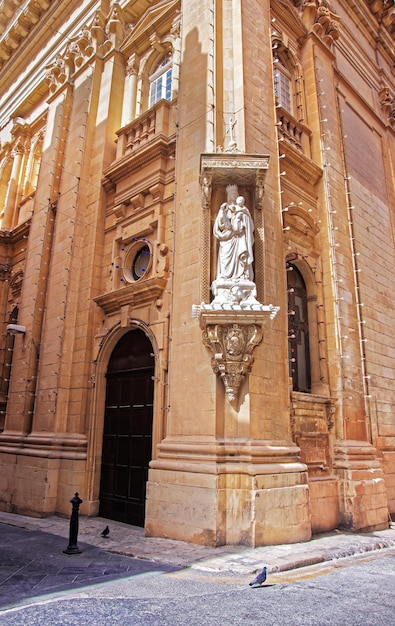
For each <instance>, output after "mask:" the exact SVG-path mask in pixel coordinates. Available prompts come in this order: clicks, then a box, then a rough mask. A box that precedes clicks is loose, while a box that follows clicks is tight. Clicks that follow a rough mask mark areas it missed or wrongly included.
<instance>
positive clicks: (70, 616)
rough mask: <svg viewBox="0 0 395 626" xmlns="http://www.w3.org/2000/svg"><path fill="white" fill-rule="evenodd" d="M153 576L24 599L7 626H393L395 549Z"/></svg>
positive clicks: (2, 620)
mask: <svg viewBox="0 0 395 626" xmlns="http://www.w3.org/2000/svg"><path fill="white" fill-rule="evenodd" d="M248 582H249V578H246V577H241V576H240V575H238V576H236V575H234V576H232V575H224V574H213V573H208V572H207V573H206V572H202V571H198V570H193V569H186V570H178V571H175V572H168V573H165V572H162V573H161V572H158V571H156V572H155V571H154V572H147V571H145V572H144V573H141V574H138V573H136V572H133V573H132V574H131V575H130V576H127V577H123V578H121V579H118V580H116V581H112V582H103V583H101V584H98V585H91V586H86V587H82V588H80V589H72V590H69V591H66V592H63V593H55V594H52V595H46V596H41V597H35V598H30V599H28V600H26V601H22V604H21V605H20V606H16V607H13V608H10V609H7V608H4V609H3V611H1V612H0V624H1V625H7V626H22V625H26V624H28V625H29V626H35V625H37V626H38V625H40V626H77V625H78V626H80V625H81V624H86V625H88V626H223V625H226V626H228V625H229V626H236V625H238V626H256V625H258V624H259V625H261V624H262V625H264V626H283V625H285V624H286V625H287V626H299V625H300V626H337V625H339V626H359V625H361V626H392V625H393V624H395V600H394V591H395V549H393V548H388V549H384V550H381V551H380V552H376V553H373V554H369V555H361V556H357V557H350V558H347V559H340V560H339V561H335V562H331V563H325V564H322V565H320V566H313V567H309V568H303V569H300V570H293V571H291V572H285V573H282V574H281V575H280V574H275V575H271V576H269V577H268V579H267V581H266V583H265V585H264V586H263V587H261V588H256V589H254V588H251V587H249V585H248Z"/></svg>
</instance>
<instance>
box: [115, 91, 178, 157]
mask: <svg viewBox="0 0 395 626" xmlns="http://www.w3.org/2000/svg"><path fill="white" fill-rule="evenodd" d="M174 134H175V124H174V122H173V110H172V107H171V104H170V103H169V102H168V101H167V100H160V101H159V102H157V103H156V104H155V106H153V107H152V108H151V109H149V110H148V111H146V112H145V113H143V114H142V115H140V116H139V117H138V118H137V119H135V120H134V121H133V122H131V123H130V124H128V125H127V126H124V127H123V128H121V129H120V130H119V131H118V132H117V135H118V144H117V157H116V158H117V159H120V158H121V157H123V156H126V155H129V154H131V153H133V152H136V151H137V150H138V149H139V148H142V147H143V146H145V145H146V144H148V143H149V142H151V141H152V140H153V139H159V138H160V137H162V138H163V139H165V140H170V139H171V138H172V136H173V135H174Z"/></svg>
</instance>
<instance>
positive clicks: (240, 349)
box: [192, 153, 279, 404]
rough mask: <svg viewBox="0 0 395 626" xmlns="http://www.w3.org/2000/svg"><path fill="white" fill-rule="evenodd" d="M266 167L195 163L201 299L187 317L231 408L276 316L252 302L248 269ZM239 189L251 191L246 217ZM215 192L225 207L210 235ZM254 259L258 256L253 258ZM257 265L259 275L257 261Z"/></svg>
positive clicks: (234, 157) (210, 160) (258, 161)
mask: <svg viewBox="0 0 395 626" xmlns="http://www.w3.org/2000/svg"><path fill="white" fill-rule="evenodd" d="M268 166H269V157H268V156H260V155H248V154H241V153H238V154H236V153H232V154H227V153H218V154H204V155H202V157H201V178H200V180H201V203H202V219H201V224H202V234H201V237H202V239H201V254H202V256H203V258H202V263H201V267H202V268H203V272H202V275H201V284H202V289H201V293H202V295H203V298H202V302H201V304H200V305H193V307H192V316H193V317H196V318H198V319H199V323H200V327H201V329H202V331H203V333H202V340H203V343H204V345H205V346H206V347H207V348H209V350H210V351H211V352H212V354H213V356H212V359H211V366H212V369H213V371H214V373H215V374H218V375H219V376H220V377H221V379H222V381H223V383H224V386H225V393H226V397H227V398H228V400H229V402H231V403H232V404H235V403H236V402H237V398H238V393H239V389H240V385H241V382H242V380H243V379H244V378H245V376H246V375H247V373H248V372H249V371H250V370H251V367H252V364H253V360H254V359H253V356H252V352H253V350H254V348H255V347H256V346H257V345H258V344H259V343H260V341H261V340H262V336H263V332H262V329H263V326H264V325H265V324H266V322H267V321H268V320H271V319H273V318H274V317H275V316H276V314H277V312H278V310H279V307H276V306H273V305H272V304H262V303H261V302H259V300H258V299H257V290H256V284H255V282H254V276H253V269H252V264H253V259H254V252H253V250H254V234H253V232H254V226H255V232H257V230H258V228H259V229H261V230H262V233H261V235H262V236H261V237H260V241H261V242H263V240H264V237H263V219H262V200H263V196H264V181H265V176H266V171H267V169H268ZM239 186H240V187H243V188H250V189H251V190H252V192H253V193H252V194H251V195H252V196H253V197H254V199H255V207H250V208H255V212H254V211H251V213H250V210H249V209H248V208H247V207H246V206H245V205H244V198H243V197H241V196H239V195H238V187H239ZM215 188H222V189H223V191H224V196H225V193H226V196H227V202H224V203H222V204H221V206H220V207H219V209H218V213H217V218H216V220H215V224H214V230H213V232H211V199H212V191H213V189H215ZM253 216H255V224H254V219H253ZM214 238H216V239H218V245H219V253H218V256H219V259H218V264H217V275H216V277H215V279H214V280H213V281H212V282H211V291H212V294H213V296H214V299H213V300H212V301H211V302H209V303H207V302H204V298H205V297H207V296H208V293H209V289H208V284H209V282H210V270H209V268H210V250H211V249H212V248H213V245H210V244H211V242H212V241H213V240H214ZM221 244H223V247H222V248H221ZM261 252H262V251H261ZM221 254H222V257H221ZM257 256H261V257H263V254H261V255H256V253H255V257H256V258H257ZM257 260H258V259H257ZM258 264H259V266H260V271H262V272H263V262H262V259H261V258H260V259H259V263H258ZM261 266H262V267H261Z"/></svg>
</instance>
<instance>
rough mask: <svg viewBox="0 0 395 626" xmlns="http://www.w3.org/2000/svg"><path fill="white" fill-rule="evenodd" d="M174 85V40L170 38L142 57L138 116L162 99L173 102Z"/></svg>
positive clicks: (138, 91) (137, 104) (138, 90)
mask: <svg viewBox="0 0 395 626" xmlns="http://www.w3.org/2000/svg"><path fill="white" fill-rule="evenodd" d="M174 86H175V83H174V76H173V41H172V38H169V39H165V40H164V41H163V42H161V44H160V45H158V47H157V48H156V49H154V50H151V51H150V52H148V53H147V54H146V56H145V57H143V58H142V59H141V62H140V68H139V74H138V89H137V103H136V116H137V117H138V116H139V115H141V114H142V113H144V112H145V111H146V110H148V109H149V108H151V107H152V106H154V105H155V104H156V102H158V101H159V100H161V99H165V100H168V101H169V102H171V101H172V100H173V97H174V93H175V91H174Z"/></svg>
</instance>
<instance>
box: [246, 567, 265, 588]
mask: <svg viewBox="0 0 395 626" xmlns="http://www.w3.org/2000/svg"><path fill="white" fill-rule="evenodd" d="M266 570H267V567H264V568H263V570H262V571H261V573H260V574H258V576H257V577H256V578H254V580H252V581H251V582H250V587H254V586H255V585H263V583H264V582H265V580H266Z"/></svg>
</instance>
